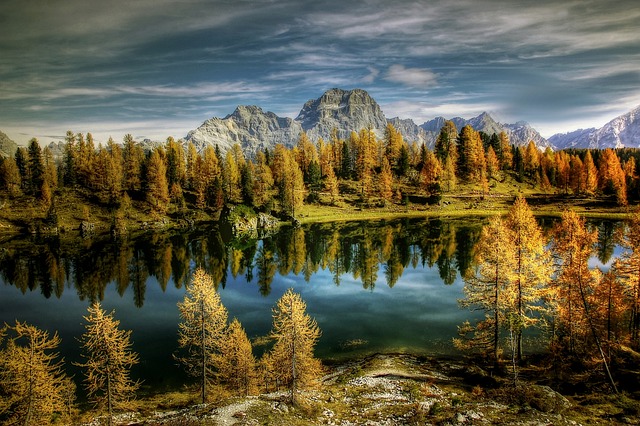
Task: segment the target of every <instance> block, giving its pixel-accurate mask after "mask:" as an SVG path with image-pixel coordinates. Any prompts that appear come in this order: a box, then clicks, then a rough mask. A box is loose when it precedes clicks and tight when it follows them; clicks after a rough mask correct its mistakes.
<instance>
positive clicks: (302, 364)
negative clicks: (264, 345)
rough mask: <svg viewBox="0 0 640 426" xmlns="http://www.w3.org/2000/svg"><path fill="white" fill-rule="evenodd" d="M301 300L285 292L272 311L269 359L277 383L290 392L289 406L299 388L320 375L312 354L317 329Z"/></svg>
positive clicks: (295, 295)
mask: <svg viewBox="0 0 640 426" xmlns="http://www.w3.org/2000/svg"><path fill="white" fill-rule="evenodd" d="M306 309H307V305H306V303H305V302H304V301H303V300H302V297H301V296H300V295H299V294H297V293H295V292H294V291H293V290H292V289H289V290H287V291H286V292H285V294H284V295H283V296H282V297H281V298H280V300H278V302H277V303H276V306H275V308H274V309H273V328H272V330H271V338H272V339H274V340H275V344H274V346H273V349H272V350H271V352H270V354H269V356H270V357H271V358H270V360H271V362H270V365H272V366H273V368H274V369H275V370H276V376H277V377H278V379H279V381H280V383H283V384H285V385H286V386H287V387H288V388H289V390H290V398H291V399H290V400H291V403H292V404H295V402H296V393H297V391H298V390H299V389H302V388H304V387H307V386H309V385H312V384H313V383H314V382H315V381H316V380H317V379H318V378H319V376H320V374H321V372H322V365H321V363H320V361H319V360H318V359H316V358H315V357H314V354H313V351H314V347H315V345H316V343H317V342H318V339H319V338H320V334H321V333H320V328H319V327H318V324H317V323H316V321H315V320H314V319H313V318H311V317H310V316H309V315H308V314H307V313H306Z"/></svg>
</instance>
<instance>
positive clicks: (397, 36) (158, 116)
mask: <svg viewBox="0 0 640 426" xmlns="http://www.w3.org/2000/svg"><path fill="white" fill-rule="evenodd" d="M639 20H640V6H639V5H638V4H637V2H634V1H630V0H627V1H618V2H602V1H600V0H580V1H578V0H569V1H565V2H557V1H555V0H539V1H537V2H535V3H526V2H525V3H523V2H504V1H498V0H457V1H454V2H451V1H445V0H434V1H429V2H426V1H419V0H399V1H395V2H392V3H390V2H387V1H384V0H368V1H366V2H344V1H336V0H321V1H317V2H298V1H294V0H283V1H278V2H255V1H250V0H238V1H234V2H227V1H213V2H212V1H210V0H188V1H181V2H175V1H172V0H140V1H135V2H131V1H127V0H104V1H101V2H97V3H96V2H87V1H85V0H66V1H64V2H51V1H47V0H31V1H17V0H7V1H3V2H1V3H0V21H2V29H1V30H0V32H1V34H2V36H1V37H0V130H3V131H5V132H6V133H8V134H9V136H10V137H12V138H14V139H16V140H17V141H18V142H22V143H24V142H26V140H28V139H29V137H30V136H31V135H36V134H49V135H51V134H61V135H64V133H65V131H66V130H67V128H65V127H66V126H69V127H68V128H72V129H79V128H80V127H84V126H85V125H87V123H91V125H93V126H96V129H97V128H99V129H101V132H104V133H105V134H107V133H109V134H113V136H114V137H115V138H116V139H120V138H121V136H122V135H121V134H120V133H122V132H123V133H122V134H124V133H132V134H140V135H142V134H144V135H145V136H147V137H150V138H154V139H159V140H164V139H165V138H166V136H168V135H167V134H166V132H167V131H171V134H172V135H173V136H176V137H181V136H184V135H185V134H186V133H187V132H188V131H189V130H191V129H193V127H195V125H197V124H198V123H201V122H202V121H204V120H206V119H207V118H210V117H211V115H217V116H225V115H227V114H229V113H231V112H232V111H233V109H234V108H235V106H236V105H238V104H257V105H260V106H262V107H263V109H265V110H270V111H273V112H275V113H277V114H281V115H287V116H295V115H296V114H297V111H298V110H299V109H300V108H301V106H302V104H303V103H304V102H305V101H307V100H308V99H311V98H317V97H318V96H320V95H321V94H322V92H324V91H325V90H327V89H330V88H332V87H342V88H345V89H350V88H355V87H360V88H363V89H365V90H368V91H369V92H370V93H371V95H372V96H373V97H374V98H375V99H376V100H378V101H379V102H380V103H381V104H382V105H383V108H384V111H385V114H386V115H387V116H394V115H400V116H401V117H402V118H412V119H414V120H415V121H417V122H422V121H423V120H426V119H430V118H432V117H434V116H437V115H444V116H446V117H451V116H456V115H458V116H464V117H467V118H468V117H471V116H473V115H477V114H479V113H481V112H482V111H485V110H488V111H490V112H493V113H496V114H497V115H499V116H500V118H501V120H504V121H518V120H526V121H529V122H531V123H532V124H533V125H535V126H537V127H538V128H539V130H541V131H543V134H544V135H545V136H551V134H552V133H554V132H556V131H570V130H573V129H574V127H575V126H579V127H598V126H601V125H602V124H604V123H605V122H606V121H608V120H609V119H611V118H613V117H614V116H616V115H619V114H622V113H624V112H626V111H628V110H630V109H631V108H633V107H635V106H637V105H639V104H640V36H639V35H638V30H637V22H638V21H639ZM167 122H171V123H176V124H175V125H166V124H165V125H161V123H167ZM191 123H196V124H194V125H192V124H191ZM63 126H65V127H63ZM106 126H114V127H113V131H112V132H108V131H107V130H106V129H105V128H106ZM153 126H158V127H157V130H156V131H154V130H153ZM180 126H185V127H184V128H182V127H180ZM46 128H48V130H45V129H46ZM43 130H44V131H43ZM88 130H91V129H88ZM22 133H25V135H22Z"/></svg>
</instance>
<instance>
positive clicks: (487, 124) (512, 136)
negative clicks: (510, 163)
mask: <svg viewBox="0 0 640 426" xmlns="http://www.w3.org/2000/svg"><path fill="white" fill-rule="evenodd" d="M445 120H446V119H445V118H444V117H436V118H434V119H433V120H429V121H427V122H426V123H424V124H422V125H420V127H421V128H422V129H423V130H424V131H425V132H426V134H427V141H428V143H427V145H428V146H429V147H433V146H434V145H435V141H436V139H437V138H438V134H439V133H440V129H441V128H442V126H443V125H444V122H445ZM450 121H453V123H454V124H455V125H456V128H457V129H458V131H460V130H461V129H462V128H463V127H464V126H466V125H467V124H469V125H470V126H471V127H473V128H474V129H475V130H477V131H479V132H480V131H482V132H484V133H487V134H489V135H491V134H493V133H500V132H502V131H504V132H506V133H507V135H509V140H510V141H511V143H512V144H514V145H518V146H520V145H528V144H529V141H533V142H534V143H535V144H536V145H537V146H538V148H542V149H544V148H546V147H548V146H551V144H550V143H549V141H547V140H546V139H545V138H543V137H542V136H541V135H540V133H538V131H537V130H535V129H534V128H533V127H531V126H530V125H529V124H528V123H527V122H525V121H519V122H517V123H515V124H503V123H499V122H497V121H495V120H494V119H493V117H491V115H489V114H488V113H487V112H483V113H482V114H480V115H479V116H477V117H473V118H470V119H469V120H465V119H464V118H461V117H454V118H451V119H450Z"/></svg>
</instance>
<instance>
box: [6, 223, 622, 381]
mask: <svg viewBox="0 0 640 426" xmlns="http://www.w3.org/2000/svg"><path fill="white" fill-rule="evenodd" d="M484 223H485V220H484V219H481V218H478V219H466V220H461V219H434V218H430V219H411V220H409V219H407V220H393V221H375V222H350V223H330V224H314V225H308V226H303V227H299V228H287V227H285V228H283V229H282V230H281V231H280V232H278V233H277V234H275V235H271V236H267V237H264V238H262V239H260V240H255V239H248V240H238V239H232V238H230V237H229V236H228V235H225V233H224V232H220V231H219V230H218V228H217V227H211V228H203V229H197V230H192V231H188V232H171V233H155V234H148V235H145V236H143V237H140V238H136V239H130V240H123V241H118V242H114V241H111V240H106V241H102V240H100V241H91V240H85V241H76V242H75V243H73V244H65V243H62V242H60V240H59V239H57V238H52V239H45V240H29V241H23V240H10V241H3V242H2V244H1V245H0V247H1V248H0V323H2V322H7V323H13V322H14V321H15V320H16V319H18V320H20V321H26V322H28V323H31V324H34V325H36V326H38V327H40V328H43V329H47V330H49V331H50V332H54V331H57V332H58V333H59V335H60V337H61V338H62V344H61V347H60V354H61V355H62V356H63V357H64V358H65V361H66V364H67V370H68V371H69V372H73V373H75V374H76V376H77V379H78V378H79V377H80V376H81V375H80V374H79V372H78V371H77V370H76V368H75V367H73V366H72V365H71V363H73V362H79V361H81V357H80V355H79V344H78V342H77V339H78V338H79V337H80V336H81V334H82V333H83V331H84V320H83V316H84V315H86V309H87V307H88V306H89V304H90V303H91V302H92V301H94V300H100V301H101V302H102V304H103V307H104V308H105V309H106V310H107V311H111V310H112V309H113V310H115V317H116V319H118V320H120V321H121V328H126V329H131V330H133V334H132V340H133V342H134V350H135V351H137V352H138V353H139V354H140V360H141V363H140V364H139V365H138V366H136V367H134V370H133V376H134V377H136V378H140V379H142V380H143V381H144V385H143V389H146V390H147V391H149V390H152V391H154V392H155V391H162V390H167V389H175V388H177V387H179V386H181V385H183V384H185V383H189V379H188V378H186V377H185V375H184V373H183V372H182V370H181V369H180V367H179V366H178V365H177V364H176V362H175V361H174V360H173V358H172V354H173V353H174V352H175V350H176V349H177V324H178V322H179V315H178V308H177V306H176V304H177V302H178V301H181V300H182V298H183V296H184V292H185V285H186V283H187V282H188V280H189V277H190V274H191V273H192V272H193V271H194V270H195V268H196V267H198V266H202V267H204V268H205V269H206V270H207V272H209V273H210V274H211V275H212V276H213V278H214V282H216V283H218V291H219V294H220V296H221V298H222V301H223V303H224V305H225V306H226V307H227V309H228V311H229V319H232V318H233V317H236V318H238V320H239V321H240V322H241V323H242V325H243V326H244V328H245V329H246V331H247V335H248V336H249V337H250V338H251V339H255V338H258V337H260V336H265V335H267V334H268V333H269V330H270V329H271V310H272V308H273V306H274V305H275V302H276V301H277V300H278V299H279V298H280V297H281V296H282V295H283V294H284V292H285V291H286V290H287V289H288V288H293V289H294V290H295V291H296V292H298V293H300V294H301V295H302V298H303V299H304V300H305V302H306V303H307V312H308V313H309V314H310V315H311V316H313V317H314V318H315V319H316V320H317V322H318V325H319V326H320V329H321V330H322V337H321V339H320V341H319V343H318V345H317V348H316V355H317V356H318V357H320V358H323V359H325V360H344V359H348V358H352V357H356V356H360V355H363V354H368V353H375V352H411V353H417V354H427V355H459V353H458V352H457V351H456V349H455V348H454V347H453V344H452V339H453V338H454V337H456V336H457V326H458V325H460V324H461V323H462V322H463V321H464V320H467V319H469V320H473V319H475V318H477V317H479V316H480V313H477V312H475V313H474V312H470V311H468V310H461V309H459V307H458V304H457V300H458V299H459V298H461V297H462V296H463V295H462V286H463V281H462V279H461V272H464V271H466V270H467V269H469V268H472V267H473V249H474V245H475V243H476V241H477V239H478V238H479V236H480V232H481V229H482V225H483V224H484ZM541 223H542V224H543V226H548V224H549V221H544V220H542V222H541ZM593 225H594V226H598V229H599V230H600V231H601V235H602V237H601V239H600V241H599V244H598V256H597V258H594V259H593V262H592V263H593V266H602V265H604V267H605V268H606V265H607V262H609V261H610V258H611V256H615V246H614V244H613V235H614V231H615V228H616V227H617V226H618V224H617V223H616V222H609V221H601V222H594V223H593ZM263 350H264V347H261V346H257V347H256V348H255V353H256V355H260V354H261V352H262V351H263Z"/></svg>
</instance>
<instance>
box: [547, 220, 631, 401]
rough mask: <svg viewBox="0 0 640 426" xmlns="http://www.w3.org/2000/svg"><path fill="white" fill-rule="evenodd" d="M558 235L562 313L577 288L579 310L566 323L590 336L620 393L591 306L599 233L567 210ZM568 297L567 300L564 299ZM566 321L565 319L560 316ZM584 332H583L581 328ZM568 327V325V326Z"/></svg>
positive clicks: (556, 238)
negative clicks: (591, 264)
mask: <svg viewBox="0 0 640 426" xmlns="http://www.w3.org/2000/svg"><path fill="white" fill-rule="evenodd" d="M555 231H556V232H555V233H554V240H553V247H554V252H555V254H556V256H558V258H559V269H558V271H557V273H556V276H557V277H558V280H559V281H560V283H559V285H558V286H557V288H558V290H559V291H558V296H559V297H558V298H557V300H558V301H559V303H558V304H557V306H558V308H559V310H560V312H561V313H562V311H563V310H565V309H566V306H564V305H566V304H567V303H566V302H565V301H568V302H569V303H568V304H569V306H571V303H570V302H571V298H572V296H571V294H570V293H569V294H568V295H567V293H566V292H565V291H564V289H566V288H568V289H569V290H570V289H571V288H572V286H571V284H573V285H574V286H575V290H574V291H575V292H576V294H577V300H578V301H579V304H578V306H576V307H575V308H576V309H575V314H573V315H572V316H571V317H569V318H565V322H566V321H571V323H572V324H571V325H570V326H571V327H573V328H575V329H577V330H575V331H576V332H578V331H579V332H580V333H581V334H582V335H588V334H590V335H591V337H592V338H593V342H594V343H595V345H596V347H597V349H598V355H599V356H600V358H601V359H602V364H603V367H604V373H605V375H606V377H607V379H608V380H609V383H610V385H611V387H612V389H613V391H614V392H615V393H617V392H618V391H617V389H616V384H615V382H614V380H613V378H612V376H611V372H610V370H609V364H608V361H607V357H606V356H605V353H604V350H603V348H602V344H601V343H600V337H599V336H598V333H597V330H596V326H595V323H594V319H593V313H592V310H593V307H592V306H591V303H589V299H591V297H592V295H593V293H594V289H595V286H596V285H597V284H598V282H599V281H600V280H599V276H597V275H599V270H590V269H589V259H590V258H591V256H592V255H593V254H594V252H595V243H596V241H597V239H598V235H597V231H590V230H589V229H588V228H587V226H586V221H585V219H584V218H581V217H579V216H578V214H577V213H576V212H574V211H570V210H566V211H564V212H563V213H562V221H561V222H560V224H559V225H558V226H557V227H556V229H555ZM563 296H564V297H563ZM560 318H562V316H560ZM581 324H582V325H583V329H582V330H580V329H579V327H580V325H581ZM565 325H566V324H565ZM570 349H571V350H572V349H573V348H570Z"/></svg>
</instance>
